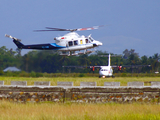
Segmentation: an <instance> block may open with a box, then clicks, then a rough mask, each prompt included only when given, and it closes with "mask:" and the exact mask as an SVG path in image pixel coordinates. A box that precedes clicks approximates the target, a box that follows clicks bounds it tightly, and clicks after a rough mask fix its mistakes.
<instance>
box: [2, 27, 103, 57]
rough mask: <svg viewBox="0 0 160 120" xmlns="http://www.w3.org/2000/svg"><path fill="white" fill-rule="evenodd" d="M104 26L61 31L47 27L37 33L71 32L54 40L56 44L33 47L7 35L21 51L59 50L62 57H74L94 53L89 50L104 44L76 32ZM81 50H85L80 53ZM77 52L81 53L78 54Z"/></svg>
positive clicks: (34, 45) (35, 45)
mask: <svg viewBox="0 0 160 120" xmlns="http://www.w3.org/2000/svg"><path fill="white" fill-rule="evenodd" d="M99 27H102V26H94V27H88V28H78V29H61V28H51V27H46V30H35V31H37V32H41V31H70V32H69V33H67V34H65V35H64V36H60V37H56V38H54V40H55V43H46V44H33V45H24V44H22V43H21V42H20V41H21V40H20V39H17V38H15V37H12V36H11V35H7V34H6V35H5V36H6V37H9V38H11V39H13V42H14V43H15V44H16V45H17V47H18V48H19V49H38V50H57V51H60V55H66V56H72V55H81V54H89V53H92V52H94V51H89V50H88V49H91V48H95V47H97V46H101V45H102V42H100V41H97V40H94V39H93V38H92V37H91V35H89V36H87V37H85V36H84V35H82V36H80V35H78V34H77V33H76V32H75V31H82V30H94V29H98V28H99ZM80 50H84V51H83V52H80ZM77 51H79V52H78V53H77Z"/></svg>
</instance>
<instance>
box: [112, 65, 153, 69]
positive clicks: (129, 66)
mask: <svg viewBox="0 0 160 120" xmlns="http://www.w3.org/2000/svg"><path fill="white" fill-rule="evenodd" d="M139 67H151V65H122V66H118V65H113V66H112V68H117V69H118V70H121V69H122V68H139Z"/></svg>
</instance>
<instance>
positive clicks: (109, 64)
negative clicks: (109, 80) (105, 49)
mask: <svg viewBox="0 0 160 120" xmlns="http://www.w3.org/2000/svg"><path fill="white" fill-rule="evenodd" d="M110 59H111V58H110V54H109V55H108V66H111V60H110Z"/></svg>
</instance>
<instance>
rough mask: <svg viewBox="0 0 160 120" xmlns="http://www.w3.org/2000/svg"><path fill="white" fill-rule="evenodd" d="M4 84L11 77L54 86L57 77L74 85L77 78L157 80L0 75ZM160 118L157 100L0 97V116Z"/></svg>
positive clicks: (4, 119)
mask: <svg viewBox="0 0 160 120" xmlns="http://www.w3.org/2000/svg"><path fill="white" fill-rule="evenodd" d="M0 80H3V81H4V83H5V85H10V82H11V81H27V83H28V85H34V81H50V82H51V85H52V86H56V85H57V82H59V81H72V82H73V83H74V86H79V85H80V82H84V81H85V82H97V86H103V85H104V82H107V81H109V82H111V81H114V82H120V83H121V86H126V85H127V82H131V81H143V82H148V81H160V78H159V77H153V78H151V77H137V78H136V77H133V78H132V77H129V78H126V77H124V78H123V77H117V78H106V79H103V78H96V77H67V78H60V77H55V78H43V77H41V78H24V77H20V78H19V77H0ZM21 119H23V120H51V119H53V120H126V119H129V120H137V119H139V120H159V119H160V105H159V104H152V103H148V104H144V103H143V104H140V103H133V104H118V103H105V104H100V103H98V104H78V103H61V104H60V103H52V102H44V103H26V104H20V103H12V102H7V101H0V120H21Z"/></svg>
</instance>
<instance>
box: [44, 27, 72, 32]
mask: <svg viewBox="0 0 160 120" xmlns="http://www.w3.org/2000/svg"><path fill="white" fill-rule="evenodd" d="M46 29H52V30H54V31H70V29H61V28H51V27H46Z"/></svg>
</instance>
